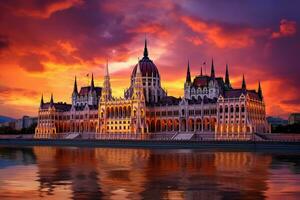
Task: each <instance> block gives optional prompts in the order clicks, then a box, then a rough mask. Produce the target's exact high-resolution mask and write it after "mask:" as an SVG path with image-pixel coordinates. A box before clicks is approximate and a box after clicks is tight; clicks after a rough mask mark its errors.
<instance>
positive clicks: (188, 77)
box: [185, 60, 191, 83]
mask: <svg viewBox="0 0 300 200" xmlns="http://www.w3.org/2000/svg"><path fill="white" fill-rule="evenodd" d="M185 82H186V83H190V82H191V72H190V61H189V60H188V66H187V72H186V80H185Z"/></svg>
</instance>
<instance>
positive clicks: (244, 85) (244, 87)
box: [242, 74, 247, 90]
mask: <svg viewBox="0 0 300 200" xmlns="http://www.w3.org/2000/svg"><path fill="white" fill-rule="evenodd" d="M242 89H243V90H246V89H247V87H246V81H245V76H244V74H243V82H242Z"/></svg>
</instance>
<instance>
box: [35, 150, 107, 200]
mask: <svg viewBox="0 0 300 200" xmlns="http://www.w3.org/2000/svg"><path fill="white" fill-rule="evenodd" d="M34 152H35V155H36V158H37V166H38V169H39V172H38V177H39V180H38V181H39V182H40V189H39V192H40V196H44V195H55V192H56V191H55V189H56V188H57V187H60V186H67V187H66V188H67V189H68V188H70V190H72V192H71V194H70V195H71V196H69V197H66V198H72V199H93V198H100V197H101V196H102V193H101V189H100V186H99V180H98V173H97V171H96V169H95V166H96V157H95V150H94V149H79V148H53V147H34ZM68 186H70V187H68Z"/></svg>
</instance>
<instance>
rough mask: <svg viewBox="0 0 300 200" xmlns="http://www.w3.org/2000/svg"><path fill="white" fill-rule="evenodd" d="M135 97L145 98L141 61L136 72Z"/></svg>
mask: <svg viewBox="0 0 300 200" xmlns="http://www.w3.org/2000/svg"><path fill="white" fill-rule="evenodd" d="M133 98H134V99H139V100H144V91H143V78H142V73H141V68H140V63H139V62H138V66H137V69H136V74H135V78H134V87H133Z"/></svg>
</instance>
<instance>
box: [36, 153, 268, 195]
mask: <svg viewBox="0 0 300 200" xmlns="http://www.w3.org/2000/svg"><path fill="white" fill-rule="evenodd" d="M34 153H35V156H36V159H37V160H36V161H37V166H38V177H39V179H38V181H39V182H40V189H39V192H40V195H41V196H43V195H53V194H54V195H55V193H56V192H57V188H59V187H62V186H63V187H64V188H65V189H66V190H68V189H69V190H71V192H70V196H66V198H72V199H95V198H96V199H97V198H104V199H201V198H205V199H223V198H224V197H228V198H230V197H232V196H233V195H234V196H235V197H238V198H241V199H247V198H248V197H250V196H251V198H254V199H263V198H264V192H265V190H267V180H268V177H269V174H268V171H269V168H270V164H271V162H272V156H271V155H266V154H257V153H252V152H203V151H192V150H146V149H111V148H96V149H94V148H93V149H92V148H91V149H88V148H86V149H81V148H51V147H34Z"/></svg>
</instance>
